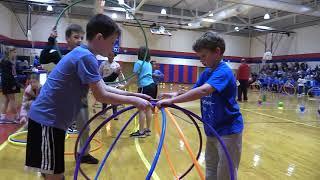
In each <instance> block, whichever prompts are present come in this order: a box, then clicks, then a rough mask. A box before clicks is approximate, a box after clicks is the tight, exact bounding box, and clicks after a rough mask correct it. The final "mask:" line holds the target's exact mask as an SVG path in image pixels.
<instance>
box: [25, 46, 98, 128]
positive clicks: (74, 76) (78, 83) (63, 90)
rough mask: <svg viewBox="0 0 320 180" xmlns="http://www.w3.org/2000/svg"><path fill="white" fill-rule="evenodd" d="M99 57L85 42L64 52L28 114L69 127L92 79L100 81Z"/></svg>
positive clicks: (41, 121) (41, 120) (58, 126)
mask: <svg viewBox="0 0 320 180" xmlns="http://www.w3.org/2000/svg"><path fill="white" fill-rule="evenodd" d="M100 79H101V77H100V75H99V72H98V61H97V59H96V57H95V55H94V54H93V53H92V52H90V51H89V50H88V48H87V47H86V46H84V45H82V46H79V47H77V48H75V49H73V50H72V51H71V52H70V53H68V54H67V55H65V56H64V57H63V58H62V59H61V60H60V62H59V63H58V64H57V66H56V67H55V68H54V69H53V71H52V72H51V73H50V74H49V76H48V79H47V81H46V83H45V84H44V86H43V87H42V89H41V92H40V95H39V96H38V98H37V99H36V100H35V101H34V102H33V103H32V105H31V108H30V112H29V117H30V118H31V119H32V120H34V121H36V122H38V123H40V124H43V125H46V126H50V127H55V128H59V129H63V130H66V129H67V128H68V127H70V125H71V124H72V120H73V119H74V116H75V115H76V114H77V113H78V112H79V110H80V108H81V99H83V98H85V97H86V96H87V94H88V89H89V83H94V82H98V81H100Z"/></svg>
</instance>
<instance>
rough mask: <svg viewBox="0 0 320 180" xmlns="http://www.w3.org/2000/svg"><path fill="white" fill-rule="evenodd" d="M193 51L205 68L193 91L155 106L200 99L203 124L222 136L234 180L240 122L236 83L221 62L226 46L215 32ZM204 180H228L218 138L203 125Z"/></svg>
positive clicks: (225, 65) (172, 94)
mask: <svg viewBox="0 0 320 180" xmlns="http://www.w3.org/2000/svg"><path fill="white" fill-rule="evenodd" d="M193 50H194V51H195V52H196V53H197V55H198V56H199V57H200V61H201V62H202V64H203V65H205V66H206V67H207V68H206V69H205V71H204V72H203V73H202V74H201V76H200V78H199V79H198V81H197V83H196V84H195V86H194V88H193V89H192V90H190V91H188V92H186V93H184V94H178V93H164V94H162V97H172V98H171V99H164V100H161V101H159V102H158V103H157V105H158V106H165V105H170V104H173V103H182V102H188V101H194V100H197V99H201V114H202V119H203V121H204V122H206V123H208V124H209V125H211V126H212V127H213V128H214V129H215V130H216V131H217V133H218V134H219V135H220V136H221V138H222V139H223V140H224V143H225V144H226V147H227V149H228V152H229V153H230V156H231V159H232V161H233V164H234V174H235V177H237V170H238V167H239V162H240V156H241V148H242V130H243V119H242V115H241V113H240V109H239V105H238V104H237V101H236V80H235V78H234V76H233V74H232V70H231V69H230V68H229V66H228V65H227V64H226V63H225V62H223V61H222V58H223V53H224V51H225V42H224V40H223V38H222V37H220V36H218V35H217V34H216V33H214V32H211V31H209V32H206V33H205V34H203V35H202V36H201V37H200V38H199V39H198V40H197V41H196V42H195V44H194V45H193ZM204 130H205V133H206V135H207V143H206V154H205V160H206V179H208V180H217V179H219V180H227V179H230V174H229V170H228V161H227V158H226V155H225V153H224V151H223V149H222V146H221V145H220V143H219V142H218V140H217V138H216V137H215V136H214V134H213V133H212V132H211V131H210V129H209V128H208V127H207V126H206V125H205V126H204Z"/></svg>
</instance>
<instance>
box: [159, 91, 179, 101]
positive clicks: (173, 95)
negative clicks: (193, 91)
mask: <svg viewBox="0 0 320 180" xmlns="http://www.w3.org/2000/svg"><path fill="white" fill-rule="evenodd" d="M178 94H179V93H178V92H172V93H161V94H160V95H159V99H168V98H172V97H176V96H178Z"/></svg>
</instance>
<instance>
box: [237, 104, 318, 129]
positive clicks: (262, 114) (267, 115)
mask: <svg viewBox="0 0 320 180" xmlns="http://www.w3.org/2000/svg"><path fill="white" fill-rule="evenodd" d="M240 109H241V110H244V111H248V112H252V113H255V114H259V115H261V116H266V117H270V118H275V119H280V120H284V121H288V122H292V123H295V124H300V125H305V126H309V127H314V128H319V129H320V127H318V126H313V125H311V124H305V123H301V122H297V121H294V120H290V119H286V118H281V117H277V116H272V115H269V114H264V113H260V112H255V111H251V110H249V109H245V108H240Z"/></svg>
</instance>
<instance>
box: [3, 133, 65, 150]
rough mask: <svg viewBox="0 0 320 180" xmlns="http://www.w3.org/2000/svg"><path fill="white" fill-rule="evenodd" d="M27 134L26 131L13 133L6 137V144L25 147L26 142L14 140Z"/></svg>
mask: <svg viewBox="0 0 320 180" xmlns="http://www.w3.org/2000/svg"><path fill="white" fill-rule="evenodd" d="M27 133H28V131H21V132H17V133H13V134H11V135H10V136H9V137H8V142H9V143H10V144H12V145H16V146H22V147H25V146H26V145H27V141H26V140H18V139H15V138H16V137H17V136H21V135H25V134H27ZM68 138H69V134H68V133H67V134H66V138H65V140H67V139H68Z"/></svg>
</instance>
